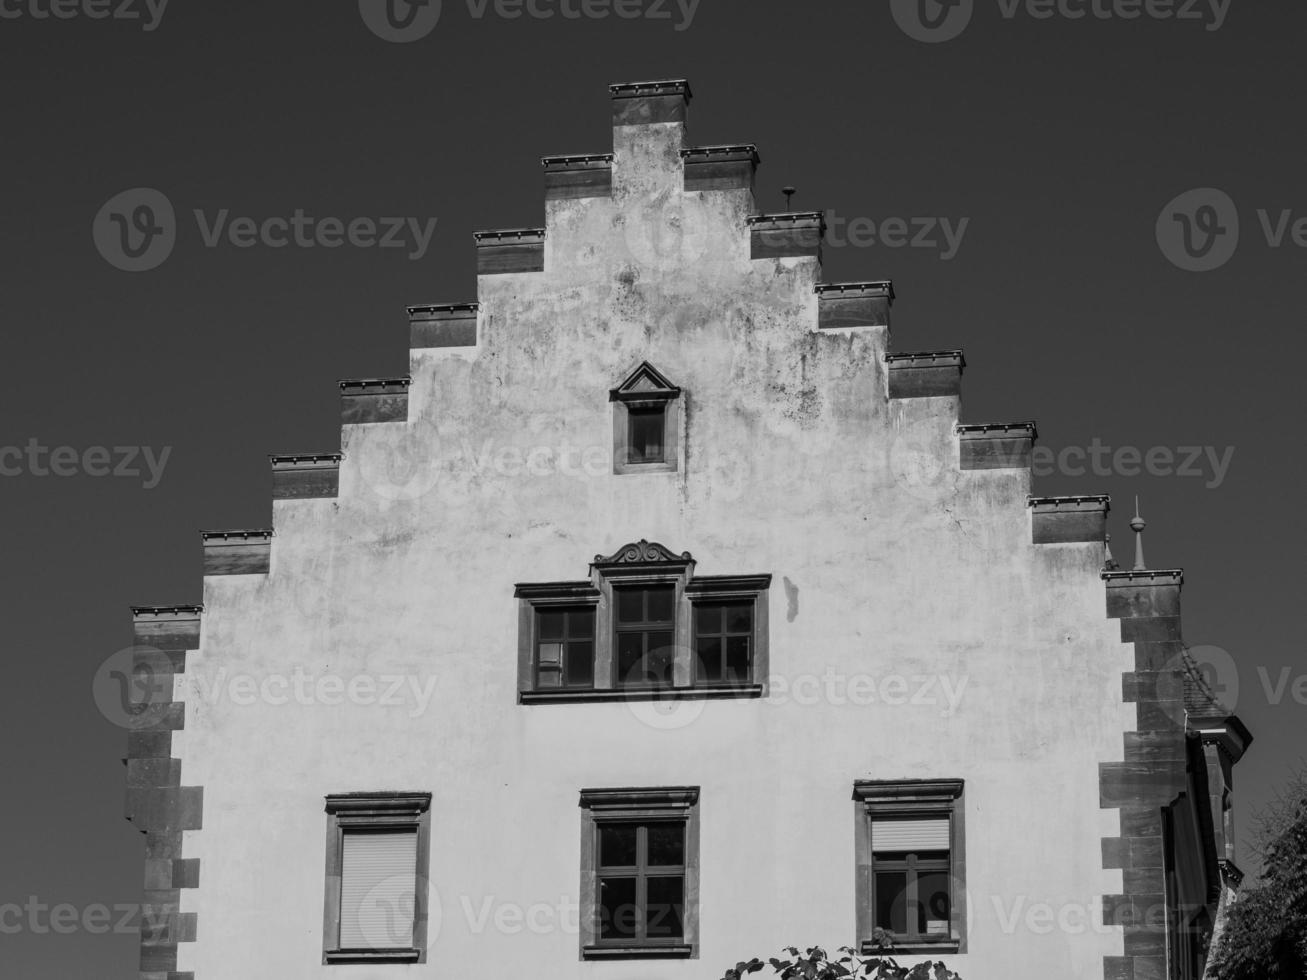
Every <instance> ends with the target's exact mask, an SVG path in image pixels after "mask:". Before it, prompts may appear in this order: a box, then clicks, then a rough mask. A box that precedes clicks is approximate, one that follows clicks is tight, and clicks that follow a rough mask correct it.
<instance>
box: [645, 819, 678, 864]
mask: <svg viewBox="0 0 1307 980" xmlns="http://www.w3.org/2000/svg"><path fill="white" fill-rule="evenodd" d="M648 832H649V864H650V865H651V866H654V867H662V866H665V865H673V866H674V865H679V864H684V863H685V824H683V823H680V822H679V821H668V822H667V823H651V824H649V825H648Z"/></svg>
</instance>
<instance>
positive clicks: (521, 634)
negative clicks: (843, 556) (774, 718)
mask: <svg viewBox="0 0 1307 980" xmlns="http://www.w3.org/2000/svg"><path fill="white" fill-rule="evenodd" d="M694 567H695V561H694V558H693V557H692V556H691V555H690V553H689V552H688V551H687V552H684V553H682V554H680V555H677V554H675V553H674V552H672V551H671V550H670V549H668V548H666V547H664V546H663V545H661V544H658V543H656V542H653V543H651V542H649V541H647V540H641V541H638V542H635V543H632V544H628V545H626V546H624V547H622V548H619V549H618V550H617V551H616V552H615V553H614V554H612V555H610V556H607V557H605V556H603V555H595V558H594V561H593V562H592V563H591V565H590V579H589V581H584V582H581V581H573V582H544V583H524V584H518V585H517V586H516V589H515V592H514V596H515V598H516V599H517V600H518V656H517V661H518V703H519V704H547V703H568V702H578V701H652V700H659V699H664V698H672V699H696V700H697V699H705V698H761V697H765V696H766V694H767V679H768V675H769V671H770V649H769V647H770V644H769V633H770V617H769V614H768V605H769V601H770V590H771V578H772V577H771V575H770V574H761V575H710V576H698V577H696V576H695V575H694ZM646 585H672V586H673V587H674V588H675V593H674V600H673V601H674V609H675V619H674V630H673V644H674V646H675V654H674V660H673V675H672V676H673V683H672V686H671V687H660V686H652V685H638V686H622V685H621V684H620V683H619V681H620V678H618V677H617V676H616V657H617V650H616V637H615V634H616V625H615V618H616V616H615V599H614V595H613V590H614V589H615V588H621V587H626V586H637V587H638V586H646ZM724 601H734V602H753V604H754V615H753V643H752V649H751V655H752V657H751V675H752V676H751V678H750V682H749V683H747V684H739V683H732V682H720V683H699V684H696V683H695V660H696V650H695V647H694V636H693V628H694V616H693V613H694V605H695V604H696V603H700V602H724ZM586 605H593V606H594V607H595V670H594V687H593V688H545V689H537V688H536V686H535V676H536V673H535V668H536V664H535V649H536V643H537V630H536V623H537V615H536V614H537V612H538V611H539V610H541V609H548V608H550V607H555V608H557V607H569V606H570V607H575V606H586Z"/></svg>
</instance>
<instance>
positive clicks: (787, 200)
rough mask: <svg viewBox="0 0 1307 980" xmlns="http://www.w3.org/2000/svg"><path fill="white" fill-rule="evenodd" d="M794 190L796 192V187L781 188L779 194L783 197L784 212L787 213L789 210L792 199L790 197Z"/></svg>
mask: <svg viewBox="0 0 1307 980" xmlns="http://www.w3.org/2000/svg"><path fill="white" fill-rule="evenodd" d="M796 190H798V188H797V187H788V186H787V187H782V188H781V193H782V194H784V195H785V210H786V211H789V210H790V198H792V197H793V196H794V192H795V191H796Z"/></svg>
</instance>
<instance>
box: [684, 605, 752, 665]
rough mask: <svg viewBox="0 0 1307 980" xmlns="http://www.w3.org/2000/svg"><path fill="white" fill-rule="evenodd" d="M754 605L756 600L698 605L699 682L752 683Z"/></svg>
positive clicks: (696, 641)
mask: <svg viewBox="0 0 1307 980" xmlns="http://www.w3.org/2000/svg"><path fill="white" fill-rule="evenodd" d="M753 606H754V603H753V602H752V601H747V602H701V603H696V604H695V607H694V652H695V678H694V679H695V683H696V684H721V683H725V684H748V683H749V682H750V681H751V680H752V675H753Z"/></svg>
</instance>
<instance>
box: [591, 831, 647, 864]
mask: <svg viewBox="0 0 1307 980" xmlns="http://www.w3.org/2000/svg"><path fill="white" fill-rule="evenodd" d="M639 829H640V828H639V826H638V825H637V824H633V823H608V824H600V825H599V867H600V868H633V867H635V860H636V836H637V833H638V831H639Z"/></svg>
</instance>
